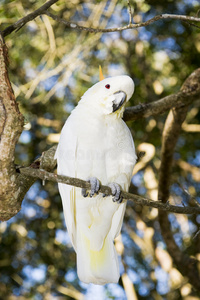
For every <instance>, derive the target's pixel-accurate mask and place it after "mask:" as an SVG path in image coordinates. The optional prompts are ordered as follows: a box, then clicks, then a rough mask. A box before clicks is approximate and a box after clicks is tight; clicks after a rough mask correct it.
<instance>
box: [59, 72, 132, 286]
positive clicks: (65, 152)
mask: <svg viewBox="0 0 200 300" xmlns="http://www.w3.org/2000/svg"><path fill="white" fill-rule="evenodd" d="M133 91H134V83H133V81H132V79H131V78H130V77H128V76H126V75H123V76H116V77H111V78H107V79H104V80H102V81H100V82H98V83H97V84H95V85H94V86H92V87H91V88H90V89H89V90H88V91H87V92H86V93H85V94H84V95H83V97H82V98H81V100H80V101H79V103H78V105H77V107H76V108H75V109H74V110H73V111H72V113H71V115H70V116H69V118H68V119H67V121H66V123H65V125H64V127H63V129H62V132H61V136H60V141H59V145H58V148H57V151H56V155H55V157H56V158H57V164H58V170H57V172H58V174H62V175H66V176H71V177H77V178H80V179H83V180H87V179H88V178H90V177H96V178H98V179H99V180H100V182H101V183H102V184H103V185H107V184H109V183H111V182H115V183H118V184H119V185H120V186H121V188H122V189H123V190H124V191H128V188H129V185H130V181H131V176H132V170H133V167H134V164H135V161H136V155H135V148H134V143H133V139H132V136H131V133H130V131H129V129H128V127H127V126H126V124H125V123H124V121H123V120H122V119H121V117H122V115H123V111H124V105H123V104H124V103H125V102H126V101H128V100H129V99H130V97H131V96H132V94H133ZM124 95H125V96H124ZM122 98H123V101H122ZM123 102H124V103H123ZM113 111H114V112H113ZM59 191H60V195H61V198H62V203H63V209H64V215H65V221H66V224H67V229H68V233H69V235H70V238H71V241H72V244H73V246H74V249H75V251H76V253H77V270H78V276H79V278H80V280H81V281H83V282H85V283H90V282H92V283H95V284H106V283H110V282H114V283H116V282H118V280H119V266H118V258H117V253H116V250H115V248H114V244H113V240H114V238H115V237H116V236H117V235H118V234H119V233H120V230H121V226H122V222H123V217H124V212H125V207H126V202H122V203H121V204H118V203H116V202H113V200H112V196H109V197H103V196H102V194H98V195H96V194H95V195H94V196H93V197H90V196H89V197H86V198H85V197H83V196H82V193H81V189H79V188H74V187H72V186H69V185H65V184H62V183H59Z"/></svg>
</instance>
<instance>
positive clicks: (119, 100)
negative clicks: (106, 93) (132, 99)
mask: <svg viewBox="0 0 200 300" xmlns="http://www.w3.org/2000/svg"><path fill="white" fill-rule="evenodd" d="M113 96H114V98H115V99H114V100H113V101H112V107H113V112H115V111H117V110H118V109H119V108H120V107H121V106H122V105H123V104H124V102H125V101H126V93H124V92H122V91H118V92H116V93H114V94H113Z"/></svg>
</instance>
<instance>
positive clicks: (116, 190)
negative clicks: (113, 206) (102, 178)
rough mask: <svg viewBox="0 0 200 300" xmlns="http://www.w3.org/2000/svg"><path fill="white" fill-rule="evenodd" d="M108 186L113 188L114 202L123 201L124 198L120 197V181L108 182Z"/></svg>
mask: <svg viewBox="0 0 200 300" xmlns="http://www.w3.org/2000/svg"><path fill="white" fill-rule="evenodd" d="M108 186H109V187H110V188H111V191H112V195H113V196H114V197H113V202H117V203H121V202H122V200H123V198H122V197H120V195H121V187H120V185H119V184H118V183H115V182H112V183H110V184H108Z"/></svg>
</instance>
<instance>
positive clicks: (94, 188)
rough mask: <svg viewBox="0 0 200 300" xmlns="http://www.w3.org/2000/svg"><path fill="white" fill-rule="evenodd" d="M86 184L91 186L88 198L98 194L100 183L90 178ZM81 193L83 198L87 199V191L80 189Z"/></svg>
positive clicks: (94, 178)
mask: <svg viewBox="0 0 200 300" xmlns="http://www.w3.org/2000/svg"><path fill="white" fill-rule="evenodd" d="M87 182H89V183H90V184H91V192H90V197H92V196H94V194H98V191H99V188H100V181H99V180H98V179H97V178H96V177H90V178H88V180H87ZM81 193H82V196H83V197H87V196H88V194H89V193H88V192H87V189H82V191H81Z"/></svg>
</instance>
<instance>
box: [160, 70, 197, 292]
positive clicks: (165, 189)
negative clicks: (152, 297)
mask: <svg viewBox="0 0 200 300" xmlns="http://www.w3.org/2000/svg"><path fill="white" fill-rule="evenodd" d="M197 71H198V72H196V71H195V72H193V73H192V74H191V75H190V76H189V77H188V79H187V80H186V81H185V83H184V84H183V86H182V88H181V91H184V90H188V89H189V88H190V86H191V85H193V84H194V83H195V82H196V80H197V78H198V77H199V73H200V71H199V69H198V70H197ZM199 84H200V83H199V82H197V85H198V86H199ZM187 108H188V107H187V106H183V107H179V108H173V109H172V110H171V111H170V112H169V115H168V117H167V120H166V122H165V127H164V130H163V136H162V149H161V166H160V170H159V186H158V199H161V200H162V202H163V204H164V203H167V201H168V198H169V194H170V184H171V182H170V181H171V171H172V163H173V154H174V149H175V146H176V142H177V140H178V137H179V134H180V132H181V126H182V123H183V121H184V119H185V117H186V114H187ZM159 223H160V227H161V232H162V236H163V238H164V240H165V242H166V245H167V249H168V252H169V254H170V255H171V257H172V258H173V261H174V263H175V264H176V266H177V267H178V269H179V271H180V272H181V273H182V274H183V275H184V276H187V277H188V278H189V281H190V283H191V284H192V285H193V286H194V287H196V288H197V289H198V290H199V289H200V278H199V274H198V267H197V261H196V260H194V259H193V258H191V257H190V256H188V255H187V254H184V253H183V252H182V251H181V250H180V249H179V247H178V245H177V244H176V242H175V240H174V236H173V233H172V231H171V225H170V222H169V219H168V215H167V214H165V213H163V211H159Z"/></svg>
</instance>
